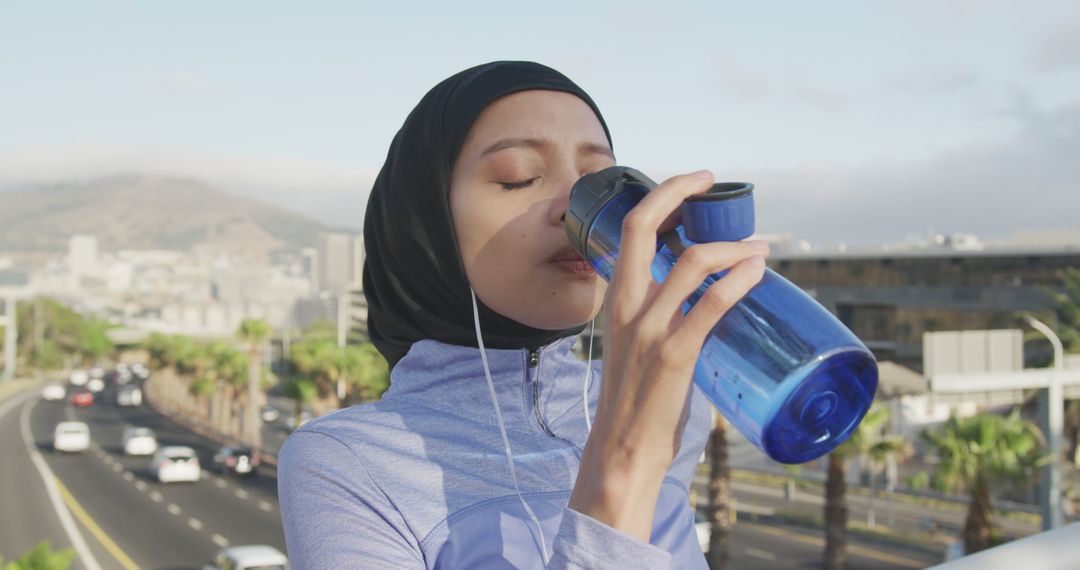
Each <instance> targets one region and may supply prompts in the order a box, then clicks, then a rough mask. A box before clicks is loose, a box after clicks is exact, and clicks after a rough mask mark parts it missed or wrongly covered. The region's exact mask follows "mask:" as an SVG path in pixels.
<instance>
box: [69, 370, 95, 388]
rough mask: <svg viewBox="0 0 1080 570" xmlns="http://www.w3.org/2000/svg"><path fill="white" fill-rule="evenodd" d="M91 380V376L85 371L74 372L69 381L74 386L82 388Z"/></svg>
mask: <svg viewBox="0 0 1080 570" xmlns="http://www.w3.org/2000/svg"><path fill="white" fill-rule="evenodd" d="M89 379H90V375H89V374H87V373H86V371H85V370H72V371H71V376H70V377H69V378H68V381H69V382H71V385H72V386H82V385H84V384H86V381H87V380H89Z"/></svg>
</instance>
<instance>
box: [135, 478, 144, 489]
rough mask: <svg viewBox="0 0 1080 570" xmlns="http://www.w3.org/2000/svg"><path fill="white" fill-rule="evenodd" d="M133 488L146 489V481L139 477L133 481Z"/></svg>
mask: <svg viewBox="0 0 1080 570" xmlns="http://www.w3.org/2000/svg"><path fill="white" fill-rule="evenodd" d="M135 488H136V489H138V490H140V491H145V490H146V481H143V480H142V479H139V480H138V481H136V482H135Z"/></svg>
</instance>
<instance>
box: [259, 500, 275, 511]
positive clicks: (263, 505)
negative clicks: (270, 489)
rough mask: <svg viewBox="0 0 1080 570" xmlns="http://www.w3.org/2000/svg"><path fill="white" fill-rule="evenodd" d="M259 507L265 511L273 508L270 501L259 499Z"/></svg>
mask: <svg viewBox="0 0 1080 570" xmlns="http://www.w3.org/2000/svg"><path fill="white" fill-rule="evenodd" d="M259 508H260V509H262V510H264V511H266V512H270V511H272V510H274V506H273V505H271V504H270V501H259Z"/></svg>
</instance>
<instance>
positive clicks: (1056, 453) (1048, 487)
mask: <svg viewBox="0 0 1080 570" xmlns="http://www.w3.org/2000/svg"><path fill="white" fill-rule="evenodd" d="M1023 318H1024V320H1025V321H1026V322H1027V323H1028V324H1029V325H1031V328H1033V329H1035V330H1037V331H1039V332H1040V333H1042V334H1043V335H1044V336H1045V337H1046V338H1047V339H1048V340H1049V341H1050V344H1051V345H1053V346H1054V371H1053V372H1052V373H1051V374H1050V382H1049V385H1048V386H1047V387H1046V391H1045V392H1044V393H1043V394H1042V396H1043V397H1042V398H1041V400H1042V404H1043V405H1042V406H1041V408H1042V410H1040V412H1041V413H1040V414H1039V415H1040V416H1041V417H1040V420H1041V422H1040V423H1042V424H1043V425H1042V428H1043V430H1044V431H1043V433H1045V434H1046V441H1047V444H1048V445H1049V447H1050V454H1051V457H1052V458H1053V460H1052V461H1051V462H1050V463H1049V464H1047V465H1046V466H1045V467H1043V472H1042V484H1041V485H1040V493H1039V495H1040V497H1039V499H1040V500H1039V502H1040V503H1041V506H1042V527H1043V530H1050V529H1054V528H1058V527H1060V526H1062V525H1063V524H1064V523H1065V520H1064V516H1063V512H1062V510H1061V498H1062V497H1061V448H1062V441H1061V440H1062V432H1063V431H1064V429H1065V427H1064V419H1065V418H1064V417H1063V416H1064V414H1065V412H1064V407H1065V399H1064V394H1063V391H1062V388H1061V379H1060V378H1058V373H1059V372H1060V371H1061V370H1063V369H1064V368H1065V349H1064V347H1063V346H1062V344H1061V339H1060V338H1058V336H1057V335H1056V334H1054V331H1053V330H1052V329H1051V328H1050V327H1048V326H1047V325H1046V323H1043V322H1042V321H1040V320H1039V319H1036V318H1035V317H1032V316H1030V315H1024V317H1023Z"/></svg>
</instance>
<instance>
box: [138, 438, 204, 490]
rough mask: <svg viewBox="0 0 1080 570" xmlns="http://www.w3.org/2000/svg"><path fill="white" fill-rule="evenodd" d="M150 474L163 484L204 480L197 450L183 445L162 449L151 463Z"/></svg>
mask: <svg viewBox="0 0 1080 570" xmlns="http://www.w3.org/2000/svg"><path fill="white" fill-rule="evenodd" d="M150 474H151V475H153V476H154V477H156V478H157V480H158V481H161V482H162V483H172V482H174V481H190V482H192V483H194V482H196V481H198V480H199V479H201V478H202V468H201V467H200V466H199V456H198V455H196V454H195V450H194V449H191V448H190V447H187V446H183V445H170V446H166V447H162V448H161V449H159V450H158V452H157V453H156V454H154V458H153V459H152V460H151V461H150Z"/></svg>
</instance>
